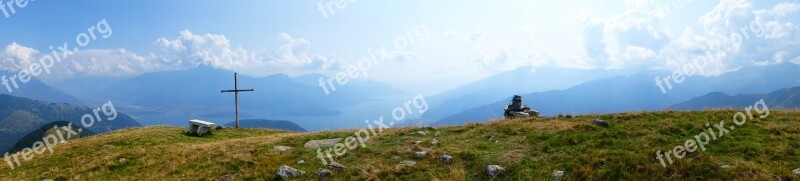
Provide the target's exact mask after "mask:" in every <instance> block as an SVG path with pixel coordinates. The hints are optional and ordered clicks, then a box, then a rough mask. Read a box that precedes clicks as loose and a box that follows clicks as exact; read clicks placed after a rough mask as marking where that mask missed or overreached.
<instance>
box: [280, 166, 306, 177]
mask: <svg viewBox="0 0 800 181" xmlns="http://www.w3.org/2000/svg"><path fill="white" fill-rule="evenodd" d="M303 174H306V172H303V171H300V170H298V169H295V168H292V167H289V166H286V165H284V166H281V167H280V168H278V175H280V176H281V178H283V179H284V180H287V179H290V178H292V177H298V176H301V175H303Z"/></svg>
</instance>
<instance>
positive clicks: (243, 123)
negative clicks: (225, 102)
mask: <svg viewBox="0 0 800 181" xmlns="http://www.w3.org/2000/svg"><path fill="white" fill-rule="evenodd" d="M225 126H227V127H233V126H236V122H230V123H227V124H225ZM239 127H240V128H267V129H278V130H286V131H293V132H306V129H303V127H300V125H297V124H295V123H294V122H291V121H283V120H266V119H243V120H239Z"/></svg>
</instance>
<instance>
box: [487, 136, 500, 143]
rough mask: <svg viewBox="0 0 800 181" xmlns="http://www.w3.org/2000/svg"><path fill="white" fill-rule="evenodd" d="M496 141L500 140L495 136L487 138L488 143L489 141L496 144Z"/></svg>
mask: <svg viewBox="0 0 800 181" xmlns="http://www.w3.org/2000/svg"><path fill="white" fill-rule="evenodd" d="M498 140H500V139H499V138H497V136H491V137H489V141H490V142H497V141H498Z"/></svg>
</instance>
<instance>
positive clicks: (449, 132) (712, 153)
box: [0, 110, 800, 180]
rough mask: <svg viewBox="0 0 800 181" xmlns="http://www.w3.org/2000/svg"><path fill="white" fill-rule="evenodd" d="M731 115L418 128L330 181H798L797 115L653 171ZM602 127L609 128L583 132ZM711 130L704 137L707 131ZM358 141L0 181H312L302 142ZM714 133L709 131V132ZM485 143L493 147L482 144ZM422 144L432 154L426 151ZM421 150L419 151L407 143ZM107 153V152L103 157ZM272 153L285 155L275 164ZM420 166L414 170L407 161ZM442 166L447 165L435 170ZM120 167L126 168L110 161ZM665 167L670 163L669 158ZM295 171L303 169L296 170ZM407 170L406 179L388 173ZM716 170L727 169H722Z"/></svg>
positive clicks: (759, 123) (265, 138) (116, 158)
mask: <svg viewBox="0 0 800 181" xmlns="http://www.w3.org/2000/svg"><path fill="white" fill-rule="evenodd" d="M735 113H736V111H733V110H716V111H705V112H674V111H664V112H631V113H621V114H607V115H583V116H571V117H566V116H565V117H553V118H533V119H522V120H500V121H494V122H490V123H483V124H476V123H470V124H467V125H463V126H454V127H443V128H439V129H438V131H441V132H442V133H443V134H444V135H442V136H439V137H435V136H433V133H435V132H436V130H429V133H430V134H428V135H427V136H409V135H408V133H411V132H414V131H418V130H420V129H421V128H399V129H390V130H385V131H384V132H383V133H382V134H381V135H380V136H378V137H371V139H370V140H369V141H368V142H367V147H366V148H360V147H359V148H357V149H354V150H350V151H348V152H347V154H345V155H344V156H342V157H337V158H335V159H336V161H337V162H339V163H341V164H343V165H345V166H348V167H349V168H348V169H347V170H345V171H342V172H336V171H334V175H335V176H334V180H488V178H487V176H486V174H485V173H484V171H483V167H484V166H485V165H491V164H497V165H501V166H503V167H505V168H506V170H505V171H504V172H502V173H501V174H500V176H499V177H497V178H496V179H495V180H552V179H553V175H552V173H553V170H564V171H565V172H566V177H565V179H566V180H654V179H656V180H776V179H781V180H796V179H800V177H797V176H795V175H793V173H792V170H793V169H795V168H800V154H798V153H797V152H796V151H795V150H796V149H797V148H800V142H798V141H797V140H800V134H798V133H800V111H776V110H773V111H772V112H770V115H769V117H767V118H765V119H754V120H748V122H747V123H746V124H744V125H741V126H738V127H736V129H735V130H732V131H731V132H730V133H728V134H727V135H724V136H722V137H721V138H719V139H718V140H714V141H711V142H710V143H709V144H708V145H706V148H707V150H705V151H696V152H694V153H692V154H689V155H688V156H687V157H686V158H683V159H681V160H677V161H676V162H675V163H673V164H671V165H668V167H667V168H664V167H662V166H661V164H660V163H659V161H658V160H657V159H656V157H655V153H656V151H658V150H662V152H663V151H668V150H671V149H672V148H673V147H675V146H677V145H682V144H684V142H685V141H686V140H687V139H691V138H693V137H694V136H695V135H697V134H699V133H701V132H703V131H705V130H706V129H707V127H706V126H705V124H706V123H708V124H710V125H713V124H717V123H719V121H721V120H726V123H725V125H726V127H727V126H730V125H733V124H732V123H731V122H730V120H729V119H731V117H732V116H733V115H734V114H735ZM593 119H604V120H607V121H608V122H609V123H610V125H611V126H610V127H608V128H604V127H599V126H595V125H592V124H591V120H593ZM711 127H713V126H711ZM355 131H357V130H343V131H328V132H316V133H288V132H281V131H272V130H261V129H242V130H236V129H225V130H222V131H217V132H214V134H213V135H211V136H207V137H190V136H186V135H185V134H183V133H184V132H185V128H177V127H147V128H136V129H128V130H121V131H115V132H112V133H108V134H104V135H98V136H93V137H89V138H82V139H80V140H76V141H72V142H70V143H68V144H66V145H62V146H59V147H58V148H57V149H56V152H55V153H54V154H49V153H45V154H44V156H37V157H36V158H34V159H33V160H31V161H26V162H23V163H22V164H23V165H22V166H21V167H18V168H17V169H16V170H13V171H12V170H10V169H9V168H8V166H7V165H5V164H3V165H0V173H2V175H0V180H20V179H21V180H41V179H55V180H176V179H179V180H217V179H219V178H220V177H221V176H223V175H235V176H236V180H273V179H276V178H277V176H276V173H275V171H276V169H277V168H278V167H280V166H282V165H288V166H290V167H294V168H298V169H300V170H303V171H305V172H306V173H307V174H306V175H305V176H303V177H300V178H297V179H298V180H314V179H316V178H315V174H314V173H315V172H316V170H317V169H318V168H322V167H323V166H322V165H321V161H320V160H319V159H318V158H317V157H316V156H317V152H316V150H307V149H304V148H303V144H304V143H305V142H306V141H308V140H312V139H328V138H346V137H349V136H352V135H353V133H354V132H355ZM715 131H716V129H715ZM490 136H497V137H498V138H499V141H498V142H496V143H494V142H489V141H488V139H489V137H490ZM432 138H436V139H438V140H439V141H440V143H439V144H438V145H430V144H428V143H429V142H430V140H431V139H432ZM416 140H422V141H423V143H422V144H419V145H414V144H412V142H413V141H416ZM104 145H113V146H114V147H113V148H107V147H104ZM275 145H287V146H292V147H295V149H294V150H292V151H289V152H285V153H278V152H276V151H274V150H273V146H275ZM416 151H428V155H429V156H428V157H427V158H423V159H417V158H414V157H413V156H414V152H416ZM441 154H449V155H451V156H453V157H454V158H455V162H454V163H452V164H449V165H446V164H443V163H441V162H440V161H438V156H440V155H441ZM121 158H124V159H125V161H120V159H121ZM673 159H674V157H673ZM299 160H304V161H305V163H303V164H298V163H297V162H298V161H299ZM403 160H413V161H416V162H417V166H416V167H413V168H404V167H398V166H397V164H398V163H400V162H401V161H403ZM722 164H729V165H731V167H730V168H725V169H723V168H720V166H721V165H722Z"/></svg>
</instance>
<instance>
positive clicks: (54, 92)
mask: <svg viewBox="0 0 800 181" xmlns="http://www.w3.org/2000/svg"><path fill="white" fill-rule="evenodd" d="M0 75H13V74H11V73H10V72H7V71H0ZM16 81H17V86H18V87H19V88H18V89H15V88H14V85H13V83H12V82H8V86H9V87H5V85H3V84H0V94H8V95H12V96H16V97H24V98H28V99H35V100H43V101H48V102H54V103H67V104H72V105H78V106H86V105H87V104H86V103H85V102H83V101H81V100H79V99H77V98H75V97H73V96H72V95H69V94H66V93H64V92H62V91H60V90H59V89H56V88H54V87H51V86H50V85H47V84H45V83H44V82H42V81H40V80H39V79H36V78H35V77H34V78H31V80H30V81H28V82H27V83H23V82H20V80H19V79H17V80H16ZM9 88H10V89H11V90H12V92H11V93H9V91H8V89H9Z"/></svg>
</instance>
